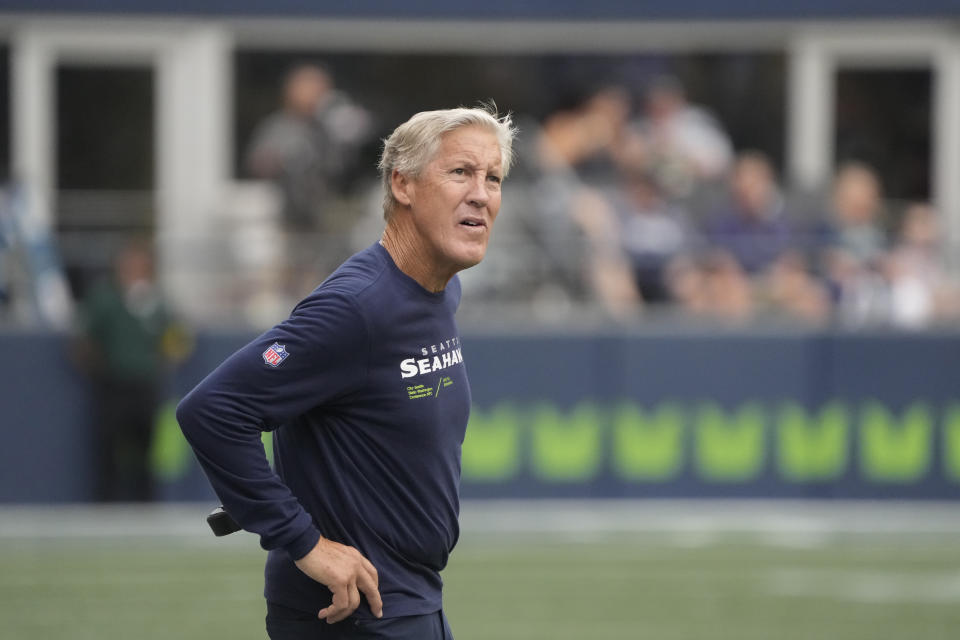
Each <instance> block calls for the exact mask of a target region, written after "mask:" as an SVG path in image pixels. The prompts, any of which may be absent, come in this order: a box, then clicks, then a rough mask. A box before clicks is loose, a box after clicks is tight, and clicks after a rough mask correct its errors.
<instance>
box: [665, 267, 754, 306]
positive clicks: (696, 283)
mask: <svg viewBox="0 0 960 640" xmlns="http://www.w3.org/2000/svg"><path fill="white" fill-rule="evenodd" d="M666 281H667V286H668V288H669V290H670V294H671V297H672V298H673V299H674V300H675V301H676V302H677V303H678V305H679V306H680V309H681V310H683V311H684V312H688V313H690V314H691V315H693V316H697V317H702V318H709V319H714V320H722V321H727V322H734V323H740V322H745V321H747V320H749V319H750V318H751V317H752V316H753V313H754V299H753V298H754V293H753V288H752V286H751V282H750V279H749V277H748V276H747V274H746V273H745V272H744V271H743V268H742V267H741V266H740V263H738V262H737V260H736V259H735V258H734V257H733V256H732V255H730V253H729V252H727V251H724V250H722V249H709V250H707V251H705V252H703V253H702V254H700V255H697V256H693V257H688V256H680V257H678V258H676V259H674V260H672V261H671V263H670V264H669V265H668V267H667V280H666Z"/></svg>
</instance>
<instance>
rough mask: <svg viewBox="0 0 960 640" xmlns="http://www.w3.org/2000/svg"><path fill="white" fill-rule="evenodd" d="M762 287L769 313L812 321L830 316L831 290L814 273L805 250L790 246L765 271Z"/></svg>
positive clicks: (820, 320) (763, 298) (821, 322)
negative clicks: (791, 248) (792, 248)
mask: <svg viewBox="0 0 960 640" xmlns="http://www.w3.org/2000/svg"><path fill="white" fill-rule="evenodd" d="M759 288H760V291H759V297H760V298H761V301H762V302H763V303H765V304H766V307H767V308H766V311H767V312H769V313H772V314H774V315H779V316H783V317H785V318H788V319H791V320H799V321H802V322H804V323H808V324H823V323H824V322H827V321H828V320H829V319H830V313H831V305H830V294H829V292H828V291H827V288H826V287H825V286H824V285H823V284H822V283H821V282H820V281H819V280H818V279H817V278H815V277H814V275H813V274H812V273H811V269H810V266H809V264H808V260H807V258H806V256H805V255H804V254H803V253H802V252H801V251H798V250H790V251H787V252H786V253H784V254H783V255H781V256H780V257H778V258H777V260H776V262H774V263H773V264H772V265H770V267H769V268H768V269H767V270H766V272H765V273H764V275H763V277H762V279H761V282H760V283H759Z"/></svg>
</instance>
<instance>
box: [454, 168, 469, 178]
mask: <svg viewBox="0 0 960 640" xmlns="http://www.w3.org/2000/svg"><path fill="white" fill-rule="evenodd" d="M453 173H455V174H457V175H458V176H462V175H463V174H464V173H466V171H465V170H464V169H463V168H462V167H457V168H456V169H454V170H453Z"/></svg>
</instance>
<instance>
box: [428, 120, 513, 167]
mask: <svg viewBox="0 0 960 640" xmlns="http://www.w3.org/2000/svg"><path fill="white" fill-rule="evenodd" d="M457 160H461V161H469V162H471V163H473V164H476V165H478V166H481V167H483V168H484V169H497V170H499V169H500V168H501V166H502V164H503V155H502V153H501V149H500V141H499V140H497V134H496V133H494V132H493V131H491V130H490V129H488V128H487V127H484V126H482V125H476V124H471V125H464V126H462V127H457V128H456V129H451V130H450V131H447V132H445V133H443V134H442V135H441V136H440V141H439V144H438V145H437V149H436V151H434V154H433V158H432V159H431V162H434V161H436V162H441V163H445V162H454V161H457Z"/></svg>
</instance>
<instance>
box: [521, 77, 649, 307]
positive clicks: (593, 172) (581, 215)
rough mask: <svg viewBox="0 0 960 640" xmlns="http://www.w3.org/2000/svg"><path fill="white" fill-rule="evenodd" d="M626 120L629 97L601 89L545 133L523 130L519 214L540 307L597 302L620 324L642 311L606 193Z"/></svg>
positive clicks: (556, 117) (553, 118)
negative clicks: (548, 300)
mask: <svg viewBox="0 0 960 640" xmlns="http://www.w3.org/2000/svg"><path fill="white" fill-rule="evenodd" d="M628 113H629V103H628V102H627V97H626V94H625V92H623V91H622V90H618V89H615V88H613V89H611V88H603V89H600V90H599V91H596V92H592V93H587V94H586V95H584V96H582V97H580V98H579V99H578V100H576V101H574V102H572V103H571V104H570V105H569V106H566V107H564V108H561V109H558V110H557V111H554V112H552V113H550V114H549V115H548V116H547V117H546V118H544V120H543V122H542V124H541V125H540V126H539V127H536V126H535V125H527V126H525V131H529V133H528V134H527V135H525V136H524V138H523V139H521V140H520V145H521V146H520V148H519V150H518V158H519V164H518V167H517V168H518V174H519V175H518V178H517V182H518V183H519V184H520V191H522V192H523V193H522V194H520V195H519V199H520V204H519V205H518V206H517V207H516V208H515V209H514V212H515V213H516V216H517V218H518V220H522V223H520V224H522V226H523V227H525V231H526V234H525V235H526V236H527V237H528V238H529V241H530V246H531V247H532V248H533V251H530V252H528V253H529V254H530V255H529V257H530V260H531V263H532V264H531V267H532V268H533V269H535V270H536V272H537V274H538V278H537V279H538V281H537V282H535V283H533V288H534V293H533V298H534V299H537V298H538V296H539V295H541V294H543V293H545V292H546V293H547V294H548V295H551V296H552V295H557V294H559V295H561V296H563V297H564V298H566V299H567V300H568V301H571V300H591V299H593V300H596V301H597V302H599V303H600V306H601V307H602V308H603V310H604V311H605V312H606V313H608V314H610V315H612V316H615V317H626V316H629V315H630V314H631V312H632V311H633V310H634V309H636V308H637V307H638V305H639V304H640V296H639V294H638V291H637V288H636V285H635V284H634V282H633V277H632V274H631V269H630V265H629V261H628V260H627V258H626V256H625V254H624V252H623V249H622V247H621V244H620V228H619V220H618V219H617V215H616V212H615V211H614V208H613V206H612V205H611V202H610V200H609V199H608V198H607V196H606V193H605V189H606V188H608V187H609V186H610V185H611V184H612V183H613V182H614V178H615V176H616V171H617V162H616V159H615V156H616V154H617V153H618V151H617V147H618V145H619V144H621V143H622V142H623V140H624V139H625V136H626V135H627V133H628V131H627V123H628V121H627V115H628ZM515 188H516V187H515ZM520 277H523V274H520Z"/></svg>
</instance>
